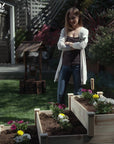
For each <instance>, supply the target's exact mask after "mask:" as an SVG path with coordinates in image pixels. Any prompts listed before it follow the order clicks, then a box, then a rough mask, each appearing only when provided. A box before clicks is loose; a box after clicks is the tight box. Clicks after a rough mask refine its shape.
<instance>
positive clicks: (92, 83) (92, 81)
mask: <svg viewBox="0 0 114 144" xmlns="http://www.w3.org/2000/svg"><path fill="white" fill-rule="evenodd" d="M90 83H91V89H92V90H94V89H95V86H94V78H91V79H90Z"/></svg>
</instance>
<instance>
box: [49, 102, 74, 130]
mask: <svg viewBox="0 0 114 144" xmlns="http://www.w3.org/2000/svg"><path fill="white" fill-rule="evenodd" d="M49 103H50V104H51V106H50V109H51V110H52V114H53V118H54V119H55V120H57V122H58V123H59V124H60V126H61V128H63V129H66V130H67V129H68V128H70V127H72V125H71V123H70V121H69V117H68V116H67V115H65V114H64V110H65V108H66V105H65V104H59V103H54V102H49Z"/></svg>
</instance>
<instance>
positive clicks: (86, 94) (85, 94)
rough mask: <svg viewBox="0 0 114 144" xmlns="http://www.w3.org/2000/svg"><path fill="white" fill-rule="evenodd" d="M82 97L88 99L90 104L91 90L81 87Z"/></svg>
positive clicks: (91, 99) (91, 98) (91, 101)
mask: <svg viewBox="0 0 114 144" xmlns="http://www.w3.org/2000/svg"><path fill="white" fill-rule="evenodd" d="M81 92H82V97H83V98H85V99H87V100H89V103H90V104H92V103H93V102H94V99H93V97H92V96H93V92H92V90H90V89H81Z"/></svg>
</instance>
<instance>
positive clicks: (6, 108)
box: [0, 80, 72, 124]
mask: <svg viewBox="0 0 114 144" xmlns="http://www.w3.org/2000/svg"><path fill="white" fill-rule="evenodd" d="M70 89H71V88H70V87H68V91H69V90H70ZM69 92H72V90H71V91H69ZM56 93H57V83H54V82H53V80H46V93H43V94H40V95H37V94H20V93H19V80H0V124H6V123H7V122H8V121H9V120H24V121H29V124H34V108H40V109H41V110H46V109H49V106H50V105H49V104H48V102H52V101H53V102H56V101H57V97H56ZM66 102H67V97H66Z"/></svg>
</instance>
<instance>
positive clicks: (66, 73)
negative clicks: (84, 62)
mask: <svg viewBox="0 0 114 144" xmlns="http://www.w3.org/2000/svg"><path fill="white" fill-rule="evenodd" d="M71 74H72V75H73V82H74V94H75V95H76V94H78V91H79V89H80V85H81V79H80V65H75V66H64V65H63V66H62V68H61V71H60V74H59V79H58V89H57V102H58V103H61V104H63V103H65V100H64V98H65V94H66V88H67V84H68V82H69V79H70V77H71Z"/></svg>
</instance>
